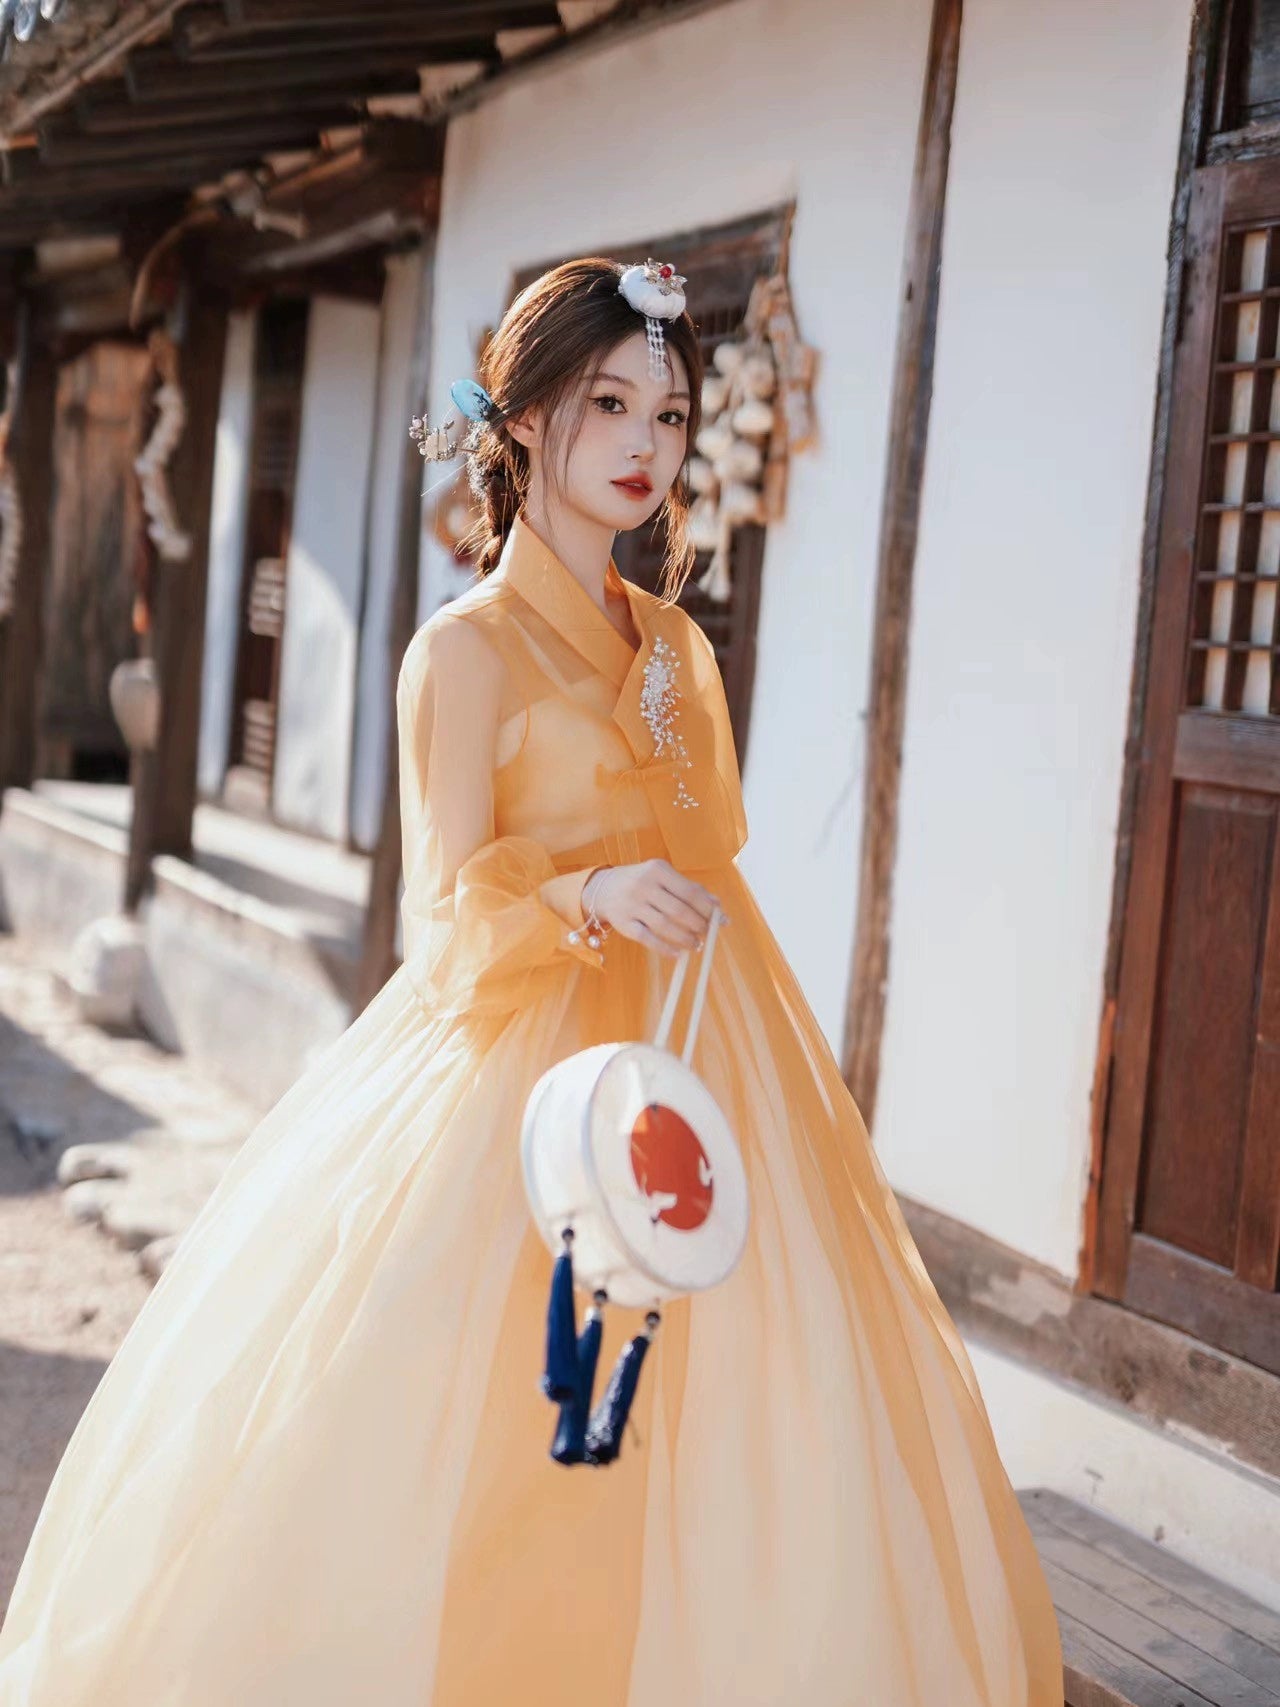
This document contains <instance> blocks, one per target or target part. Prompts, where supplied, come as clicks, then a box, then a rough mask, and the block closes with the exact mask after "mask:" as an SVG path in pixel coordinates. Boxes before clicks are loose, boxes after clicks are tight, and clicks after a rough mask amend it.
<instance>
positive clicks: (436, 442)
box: [409, 379, 497, 462]
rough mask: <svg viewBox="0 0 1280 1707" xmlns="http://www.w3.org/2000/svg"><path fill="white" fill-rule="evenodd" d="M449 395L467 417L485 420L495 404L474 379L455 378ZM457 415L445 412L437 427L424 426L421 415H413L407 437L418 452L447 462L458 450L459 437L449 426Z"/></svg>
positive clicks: (451, 425)
mask: <svg viewBox="0 0 1280 1707" xmlns="http://www.w3.org/2000/svg"><path fill="white" fill-rule="evenodd" d="M449 395H450V397H451V398H452V399H453V402H454V405H455V407H456V408H457V409H458V410H459V412H460V413H461V414H462V415H464V416H465V417H466V419H467V420H468V421H487V420H489V418H490V417H491V416H492V415H493V413H494V411H495V409H496V408H497V405H496V404H495V403H494V401H493V398H492V397H490V395H489V393H488V392H487V391H486V390H485V388H484V386H483V385H478V384H477V383H476V381H475V380H474V379H456V380H455V381H454V382H453V384H452V385H451V386H450V387H449ZM458 424H459V423H458V421H457V418H456V417H455V416H453V415H446V416H445V418H444V420H443V421H442V422H441V423H440V425H439V426H438V427H431V426H428V424H427V422H426V420H425V419H424V418H423V416H421V415H415V416H414V417H413V423H412V425H411V426H410V428H409V437H410V438H411V439H413V440H414V441H415V443H416V444H417V446H418V451H419V454H420V455H422V456H424V457H425V458H426V460H427V461H428V462H448V461H449V460H450V458H451V457H455V456H457V454H458V446H459V445H460V444H461V442H462V441H461V439H460V438H459V437H458V436H457V435H456V434H455V435H453V436H451V429H453V428H455V427H457V426H458Z"/></svg>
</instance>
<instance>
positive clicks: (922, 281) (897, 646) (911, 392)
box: [842, 0, 963, 1128]
mask: <svg viewBox="0 0 1280 1707" xmlns="http://www.w3.org/2000/svg"><path fill="white" fill-rule="evenodd" d="M962 15H963V0H934V7H933V23H932V27H931V30H930V36H929V56H928V60H927V63H926V68H925V86H924V99H923V101H922V104H921V109H920V127H919V132H918V134H917V138H916V163H915V176H914V180H913V183H912V188H911V202H910V207H909V211H908V216H907V254H906V267H905V271H904V277H903V291H902V311H901V319H900V321H899V324H898V344H897V351H896V355H895V359H894V379H893V393H892V397H893V402H892V413H891V418H890V427H889V448H888V461H887V466H886V471H885V487H884V500H883V507H882V511H881V522H880V555H879V564H878V570H877V583H876V610H875V626H874V632H873V638H872V661H871V692H870V705H869V707H868V714H867V721H866V730H867V754H866V771H865V780H864V785H863V815H862V853H861V859H860V862H859V872H858V911H857V921H856V926H855V931H854V947H853V967H852V973H851V978H850V991H849V1000H848V1006H847V1008H846V1011H845V1030H844V1046H843V1053H842V1071H843V1073H844V1078H845V1082H846V1083H847V1084H848V1086H849V1089H850V1091H851V1092H852V1093H853V1097H854V1100H855V1101H856V1102H857V1104H858V1107H859V1109H860V1110H861V1112H862V1117H863V1119H864V1120H865V1121H866V1123H867V1126H868V1128H870V1127H871V1125H872V1122H873V1120H874V1117H875V1104H876V1091H877V1087H878V1083H879V1075H880V1044H881V1038H882V1036H883V1033H884V1015H885V1005H886V1001H887V998H888V991H889V930H890V921H891V913H892V898H893V871H894V864H895V862H896V859H897V851H898V796H899V789H900V786H901V777H902V742H903V726H904V723H905V716H906V696H907V659H908V653H909V648H910V636H911V600H912V584H913V581H914V576H915V558H916V538H917V534H918V531H919V526H920V497H921V491H922V488H923V485H924V466H925V448H926V444H927V441H928V435H929V408H930V404H931V402H932V399H933V353H934V342H935V338H936V334H937V321H938V290H939V284H940V281H941V276H942V221H943V210H944V208H945V205H946V194H947V168H948V164H949V160H950V154H951V114H952V110H953V108H954V105H955V93H956V73H957V67H958V63H959V56H960V28H961V20H962Z"/></svg>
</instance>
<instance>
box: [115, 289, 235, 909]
mask: <svg viewBox="0 0 1280 1707" xmlns="http://www.w3.org/2000/svg"><path fill="white" fill-rule="evenodd" d="M185 292H186V295H185V301H184V304H183V321H184V324H183V326H182V330H181V342H180V346H179V361H178V373H179V384H180V386H181V388H182V393H183V400H184V403H185V406H186V411H187V418H186V425H185V427H184V429H183V434H182V438H181V439H180V440H179V442H178V446H177V449H176V450H175V452H174V455H173V460H172V462H171V464H170V470H169V485H170V491H171V493H172V497H173V506H174V510H175V513H176V514H177V517H178V520H179V524H180V525H181V526H182V527H183V528H184V529H185V530H186V531H187V532H188V533H189V534H190V536H191V553H190V556H189V557H187V558H186V559H185V560H183V561H181V562H165V561H163V560H161V561H159V562H158V563H157V565H156V574H155V601H154V617H153V622H152V636H151V639H152V655H153V656H154V658H155V661H156V673H157V677H158V680H159V684H160V732H159V737H158V740H157V744H156V747H155V749H154V750H153V751H152V752H149V753H146V754H143V755H141V756H140V762H138V763H136V764H135V796H134V811H133V815H132V820H131V825H130V842H129V867H128V875H127V879H126V893H125V910H126V911H129V912H131V911H133V910H134V909H135V908H136V907H137V904H138V901H139V900H140V899H141V896H142V893H143V891H144V889H145V887H146V886H147V884H148V883H149V880H150V865H151V860H152V858H153V857H154V856H155V855H156V854H158V853H172V854H177V855H179V856H180V857H182V858H189V857H190V854H191V820H192V815H193V813H194V811H195V804H196V754H197V746H198V740H199V732H200V681H201V667H202V661H203V656H204V624H205V597H206V588H207V582H208V568H209V520H210V507H211V503H212V497H213V456H214V445H215V441H216V437H217V426H218V403H219V398H220V395H221V390H222V359H223V351H224V348H225V344H226V331H227V307H226V302H225V300H223V299H221V298H215V297H211V296H208V295H205V294H202V293H200V292H199V291H197V290H196V288H195V287H194V285H193V284H192V283H191V282H190V279H189V278H188V281H187V284H186V286H185Z"/></svg>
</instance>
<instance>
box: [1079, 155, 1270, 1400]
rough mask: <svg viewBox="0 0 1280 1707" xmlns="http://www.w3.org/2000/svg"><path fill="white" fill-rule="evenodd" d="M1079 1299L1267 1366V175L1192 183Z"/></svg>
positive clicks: (1243, 168) (1244, 171) (1232, 168)
mask: <svg viewBox="0 0 1280 1707" xmlns="http://www.w3.org/2000/svg"><path fill="white" fill-rule="evenodd" d="M1182 300H1183V316H1182V324H1181V331H1180V336H1179V339H1178V344H1177V349H1176V352H1175V358H1174V390H1173V412H1172V420H1171V426H1170V441H1169V450H1168V463H1167V475H1166V482H1165V502H1164V511H1163V515H1162V517H1161V529H1160V548H1159V559H1158V570H1157V580H1156V587H1155V609H1154V614H1153V626H1152V641H1151V644H1152V652H1151V659H1150V674H1149V679H1148V691H1147V703H1146V710H1145V720H1144V728H1143V737H1142V747H1141V752H1140V754H1139V756H1138V765H1139V779H1138V794H1137V808H1136V818H1135V826H1134V845H1133V867H1132V879H1131V885H1130V891H1129V901H1128V907H1127V912H1126V916H1125V923H1124V939H1123V951H1122V959H1121V967H1120V982H1119V990H1118V1000H1117V1010H1116V1027H1115V1038H1114V1057H1113V1063H1112V1074H1111V1086H1110V1098H1109V1103H1108V1107H1107V1125H1106V1137H1105V1145H1104V1150H1103V1175H1102V1193H1101V1202H1100V1216H1099V1241H1098V1253H1097V1257H1098V1261H1097V1273H1096V1284H1097V1287H1098V1290H1100V1291H1102V1292H1104V1293H1106V1294H1107V1295H1109V1296H1111V1297H1114V1298H1117V1299H1121V1300H1123V1302H1124V1303H1126V1304H1127V1305H1129V1306H1131V1307H1132V1308H1134V1309H1135V1310H1138V1311H1140V1312H1142V1313H1144V1314H1146V1315H1150V1316H1155V1317H1158V1318H1159V1319H1160V1320H1162V1321H1166V1322H1171V1323H1173V1324H1175V1325H1177V1326H1178V1327H1181V1328H1184V1329H1186V1330H1187V1331H1188V1332H1190V1333H1193V1334H1195V1335H1196V1336H1197V1337H1198V1338H1201V1339H1203V1340H1206V1341H1208V1342H1210V1343H1211V1344H1213V1345H1215V1346H1218V1347H1221V1348H1222V1349H1224V1350H1227V1351H1230V1352H1234V1353H1235V1354H1236V1355H1238V1356H1240V1357H1243V1358H1245V1359H1247V1360H1249V1361H1251V1362H1254V1363H1257V1364H1260V1365H1262V1366H1263V1367H1265V1368H1268V1369H1272V1370H1276V1371H1278V1372H1280V1296H1278V1295H1277V1280H1278V1272H1277V1271H1278V1268H1280V857H1278V855H1280V834H1278V831H1280V825H1278V822H1277V819H1278V813H1280V599H1278V598H1277V591H1278V590H1280V162H1277V161H1274V160H1258V161H1253V162H1249V163H1246V164H1231V165H1219V166H1210V167H1206V168H1203V169H1202V170H1200V171H1198V172H1197V173H1196V174H1195V176H1194V178H1193V183H1192V200H1191V211H1190V219H1189V224H1188V231H1187V247H1186V273H1185V277H1184V288H1183V299H1182Z"/></svg>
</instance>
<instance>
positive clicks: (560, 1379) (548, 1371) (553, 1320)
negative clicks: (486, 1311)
mask: <svg viewBox="0 0 1280 1707" xmlns="http://www.w3.org/2000/svg"><path fill="white" fill-rule="evenodd" d="M560 1237H561V1238H562V1239H563V1240H564V1249H563V1251H561V1253H560V1255H559V1256H558V1257H557V1258H556V1265H555V1268H554V1270H553V1271H552V1275H551V1296H550V1298H549V1300H548V1302H547V1361H546V1368H545V1369H544V1370H543V1375H542V1391H543V1392H544V1393H545V1394H546V1395H547V1397H548V1399H552V1400H554V1401H555V1403H556V1404H558V1405H562V1404H564V1403H565V1402H566V1401H567V1400H569V1399H572V1398H573V1396H574V1394H575V1393H576V1392H577V1390H578V1317H577V1311H576V1309H575V1307H574V1302H573V1228H572V1227H566V1228H565V1229H564V1232H563V1233H562V1234H561V1235H560Z"/></svg>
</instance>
